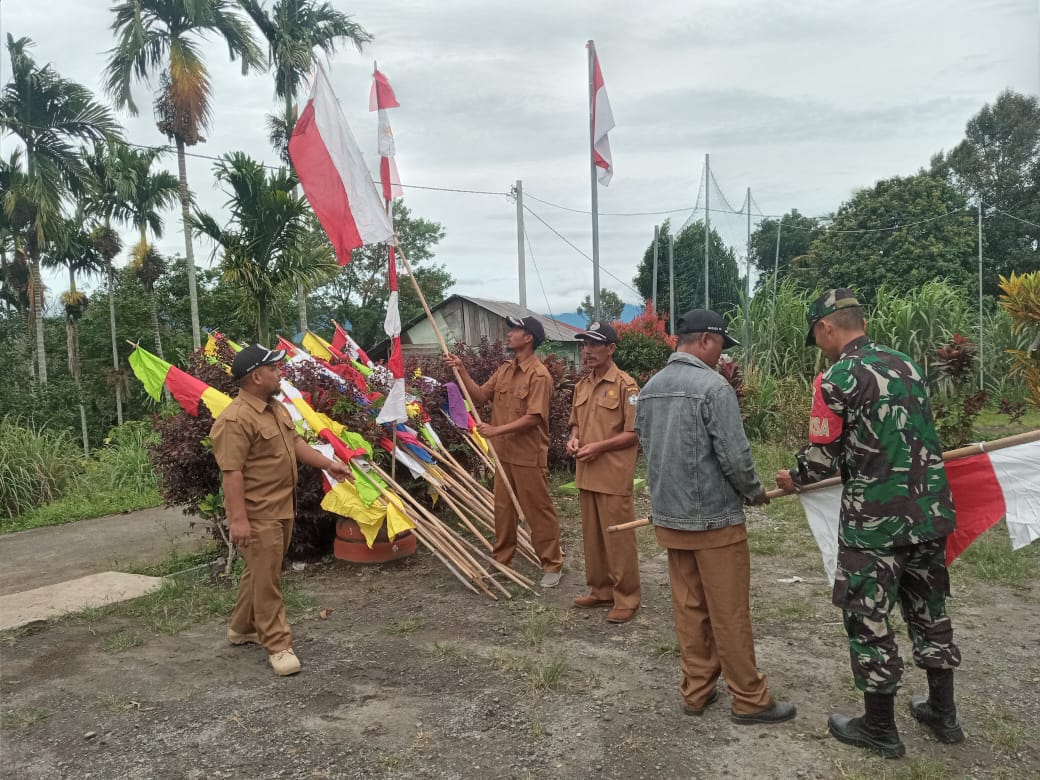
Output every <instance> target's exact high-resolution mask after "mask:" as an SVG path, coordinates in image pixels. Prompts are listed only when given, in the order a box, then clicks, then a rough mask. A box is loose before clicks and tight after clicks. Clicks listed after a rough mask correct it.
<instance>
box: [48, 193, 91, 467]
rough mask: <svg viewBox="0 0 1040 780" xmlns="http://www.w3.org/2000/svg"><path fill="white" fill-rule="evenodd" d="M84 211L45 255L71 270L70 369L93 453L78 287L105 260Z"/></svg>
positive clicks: (64, 299) (83, 299)
mask: <svg viewBox="0 0 1040 780" xmlns="http://www.w3.org/2000/svg"><path fill="white" fill-rule="evenodd" d="M84 222H85V219H84V215H83V213H82V212H78V213H77V214H76V216H75V217H73V218H72V219H66V220H63V222H62V224H61V226H60V228H59V229H58V231H57V232H56V234H55V237H54V240H52V242H51V244H50V246H49V247H48V249H47V252H46V254H44V255H43V257H42V258H41V262H42V263H43V265H45V266H47V267H55V266H62V267H65V268H67V269H68V271H69V289H68V291H67V292H65V293H63V294H62V296H61V303H62V305H63V306H64V308H65V332H66V344H67V349H68V358H69V373H70V374H71V375H72V380H73V381H74V382H75V383H76V390H77V393H76V395H77V396H78V398H77V400H78V402H79V419H80V425H81V428H82V432H83V454H84V455H89V454H90V437H89V435H88V433H87V410H86V407H85V406H84V404H83V390H82V386H81V381H82V365H81V361H80V345H79V321H80V318H82V317H83V312H84V311H85V310H86V308H87V301H88V298H87V296H86V294H85V293H83V292H80V291H79V290H77V289H76V274H77V273H80V274H83V273H88V274H94V273H100V272H101V271H102V270H104V267H105V261H104V259H103V258H102V256H101V253H100V252H98V250H97V248H96V247H95V245H94V242H93V241H92V240H91V236H90V233H89V232H87V230H86V228H85V227H84Z"/></svg>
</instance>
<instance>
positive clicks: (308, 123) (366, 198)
mask: <svg viewBox="0 0 1040 780" xmlns="http://www.w3.org/2000/svg"><path fill="white" fill-rule="evenodd" d="M313 82H314V83H313V85H312V87H311V97H310V99H309V100H308V101H307V106H306V108H304V110H303V113H302V114H301V115H300V118H299V120H297V122H296V127H295V129H294V130H293V134H292V138H290V139H289V157H290V158H291V159H292V162H293V167H294V168H295V169H296V174H297V176H299V178H300V184H301V185H302V186H303V192H304V194H305V195H306V196H307V200H308V201H310V204H311V207H312V208H313V209H314V213H315V214H316V215H317V217H318V221H319V222H321V226H322V227H323V228H324V229H325V233H326V234H327V235H328V237H329V241H331V242H332V247H333V249H335V251H336V258H337V259H338V261H339V264H340V265H346V264H347V263H349V262H350V251H351V250H352V249H354V248H355V247H359V246H362V245H364V244H378V243H380V242H383V241H388V240H389V239H390V238H391V237H392V236H393V234H394V228H393V225H391V223H390V218H389V217H388V216H387V213H386V211H385V209H384V208H383V204H382V203H381V202H380V199H379V193H378V192H377V191H376V189H375V187H374V186H373V184H372V175H371V174H370V173H369V171H368V166H367V165H365V160H364V158H363V157H362V156H361V150H360V149H359V148H358V145H357V141H355V140H354V134H353V133H352V132H351V131H350V125H348V124H347V120H346V118H345V117H344V116H343V112H342V111H341V110H340V107H339V102H338V101H337V100H336V95H335V93H333V91H332V85H331V84H329V79H328V77H327V76H326V75H325V71H324V69H323V68H322V67H321V66H320V65H319V66H318V68H317V69H316V71H315V73H314V77H313Z"/></svg>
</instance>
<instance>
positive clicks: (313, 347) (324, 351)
mask: <svg viewBox="0 0 1040 780" xmlns="http://www.w3.org/2000/svg"><path fill="white" fill-rule="evenodd" d="M300 343H301V344H302V345H303V348H304V349H305V350H307V351H308V352H310V353H311V356H312V357H316V358H321V359H322V360H332V353H331V352H329V350H328V348H327V347H326V346H325V344H324V343H323V342H322V339H320V338H318V337H317V336H315V335H314V334H313V333H311V332H310V331H307V334H306V335H305V336H304V337H303V341H301V342H300Z"/></svg>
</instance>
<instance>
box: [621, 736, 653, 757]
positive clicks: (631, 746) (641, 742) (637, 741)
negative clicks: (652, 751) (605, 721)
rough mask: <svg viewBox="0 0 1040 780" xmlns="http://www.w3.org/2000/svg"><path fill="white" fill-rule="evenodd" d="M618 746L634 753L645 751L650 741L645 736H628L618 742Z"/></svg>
mask: <svg viewBox="0 0 1040 780" xmlns="http://www.w3.org/2000/svg"><path fill="white" fill-rule="evenodd" d="M618 747H619V748H622V749H623V750H628V751H630V752H632V753H645V752H646V749H647V748H648V747H649V743H648V742H647V741H646V740H645V739H644V738H643V737H626V738H625V739H623V740H621V742H619V743H618Z"/></svg>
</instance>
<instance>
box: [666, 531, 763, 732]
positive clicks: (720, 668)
mask: <svg viewBox="0 0 1040 780" xmlns="http://www.w3.org/2000/svg"><path fill="white" fill-rule="evenodd" d="M668 576H669V578H670V579H671V583H672V609H673V612H674V614H675V633H676V636H677V637H678V639H679V649H680V653H681V656H682V683H681V684H680V686H679V690H680V691H681V692H682V695H683V699H684V700H685V701H686V703H687V704H688V705H690V706H692V707H702V706H704V704H705V702H706V701H707V699H708V696H709V694H710V693H711V690H712V689H713V688H714V687H715V681H716V680H717V679H718V677H719V673H720V672H721V673H722V674H723V675H725V677H726V683H727V685H728V686H729V691H730V694H731V695H732V697H733V712H734V713H736V714H738V715H749V714H751V713H755V712H761V711H762V710H764V709H766V708H768V707H769V706H770V705H771V704H772V703H773V696H772V694H770V692H769V686H768V685H767V683H766V676H765V675H764V674H762V672H760V671H758V669H757V668H756V665H755V642H754V637H753V636H752V633H751V605H750V588H751V556H750V553H749V551H748V544H747V540H746V539H745V540H742V541H740V542H738V543H736V544H730V545H726V546H725V547H713V548H711V549H707V550H675V549H669V550H668Z"/></svg>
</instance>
